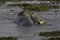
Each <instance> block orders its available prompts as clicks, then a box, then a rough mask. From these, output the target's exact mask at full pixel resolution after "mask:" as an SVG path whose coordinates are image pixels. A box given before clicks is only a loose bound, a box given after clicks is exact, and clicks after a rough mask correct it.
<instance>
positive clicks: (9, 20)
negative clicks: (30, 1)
mask: <svg viewBox="0 0 60 40" xmlns="http://www.w3.org/2000/svg"><path fill="white" fill-rule="evenodd" d="M11 10H12V8H4V9H3V8H1V10H0V37H8V36H16V37H18V38H19V39H18V40H40V39H41V37H39V36H38V34H39V33H40V32H45V31H60V14H59V13H60V12H58V13H57V15H55V13H54V10H52V11H51V10H50V11H45V12H34V13H37V14H39V16H40V17H41V18H43V19H44V20H45V21H46V24H44V25H33V26H31V27H23V26H17V25H16V23H15V22H14V21H15V19H16V16H17V13H19V12H20V11H21V10H20V8H14V11H11ZM59 11H60V10H59Z"/></svg>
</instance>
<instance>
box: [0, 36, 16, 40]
mask: <svg viewBox="0 0 60 40" xmlns="http://www.w3.org/2000/svg"><path fill="white" fill-rule="evenodd" d="M0 40H17V37H0Z"/></svg>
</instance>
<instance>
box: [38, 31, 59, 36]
mask: <svg viewBox="0 0 60 40" xmlns="http://www.w3.org/2000/svg"><path fill="white" fill-rule="evenodd" d="M39 36H46V37H49V36H60V31H53V32H40V34H39Z"/></svg>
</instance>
